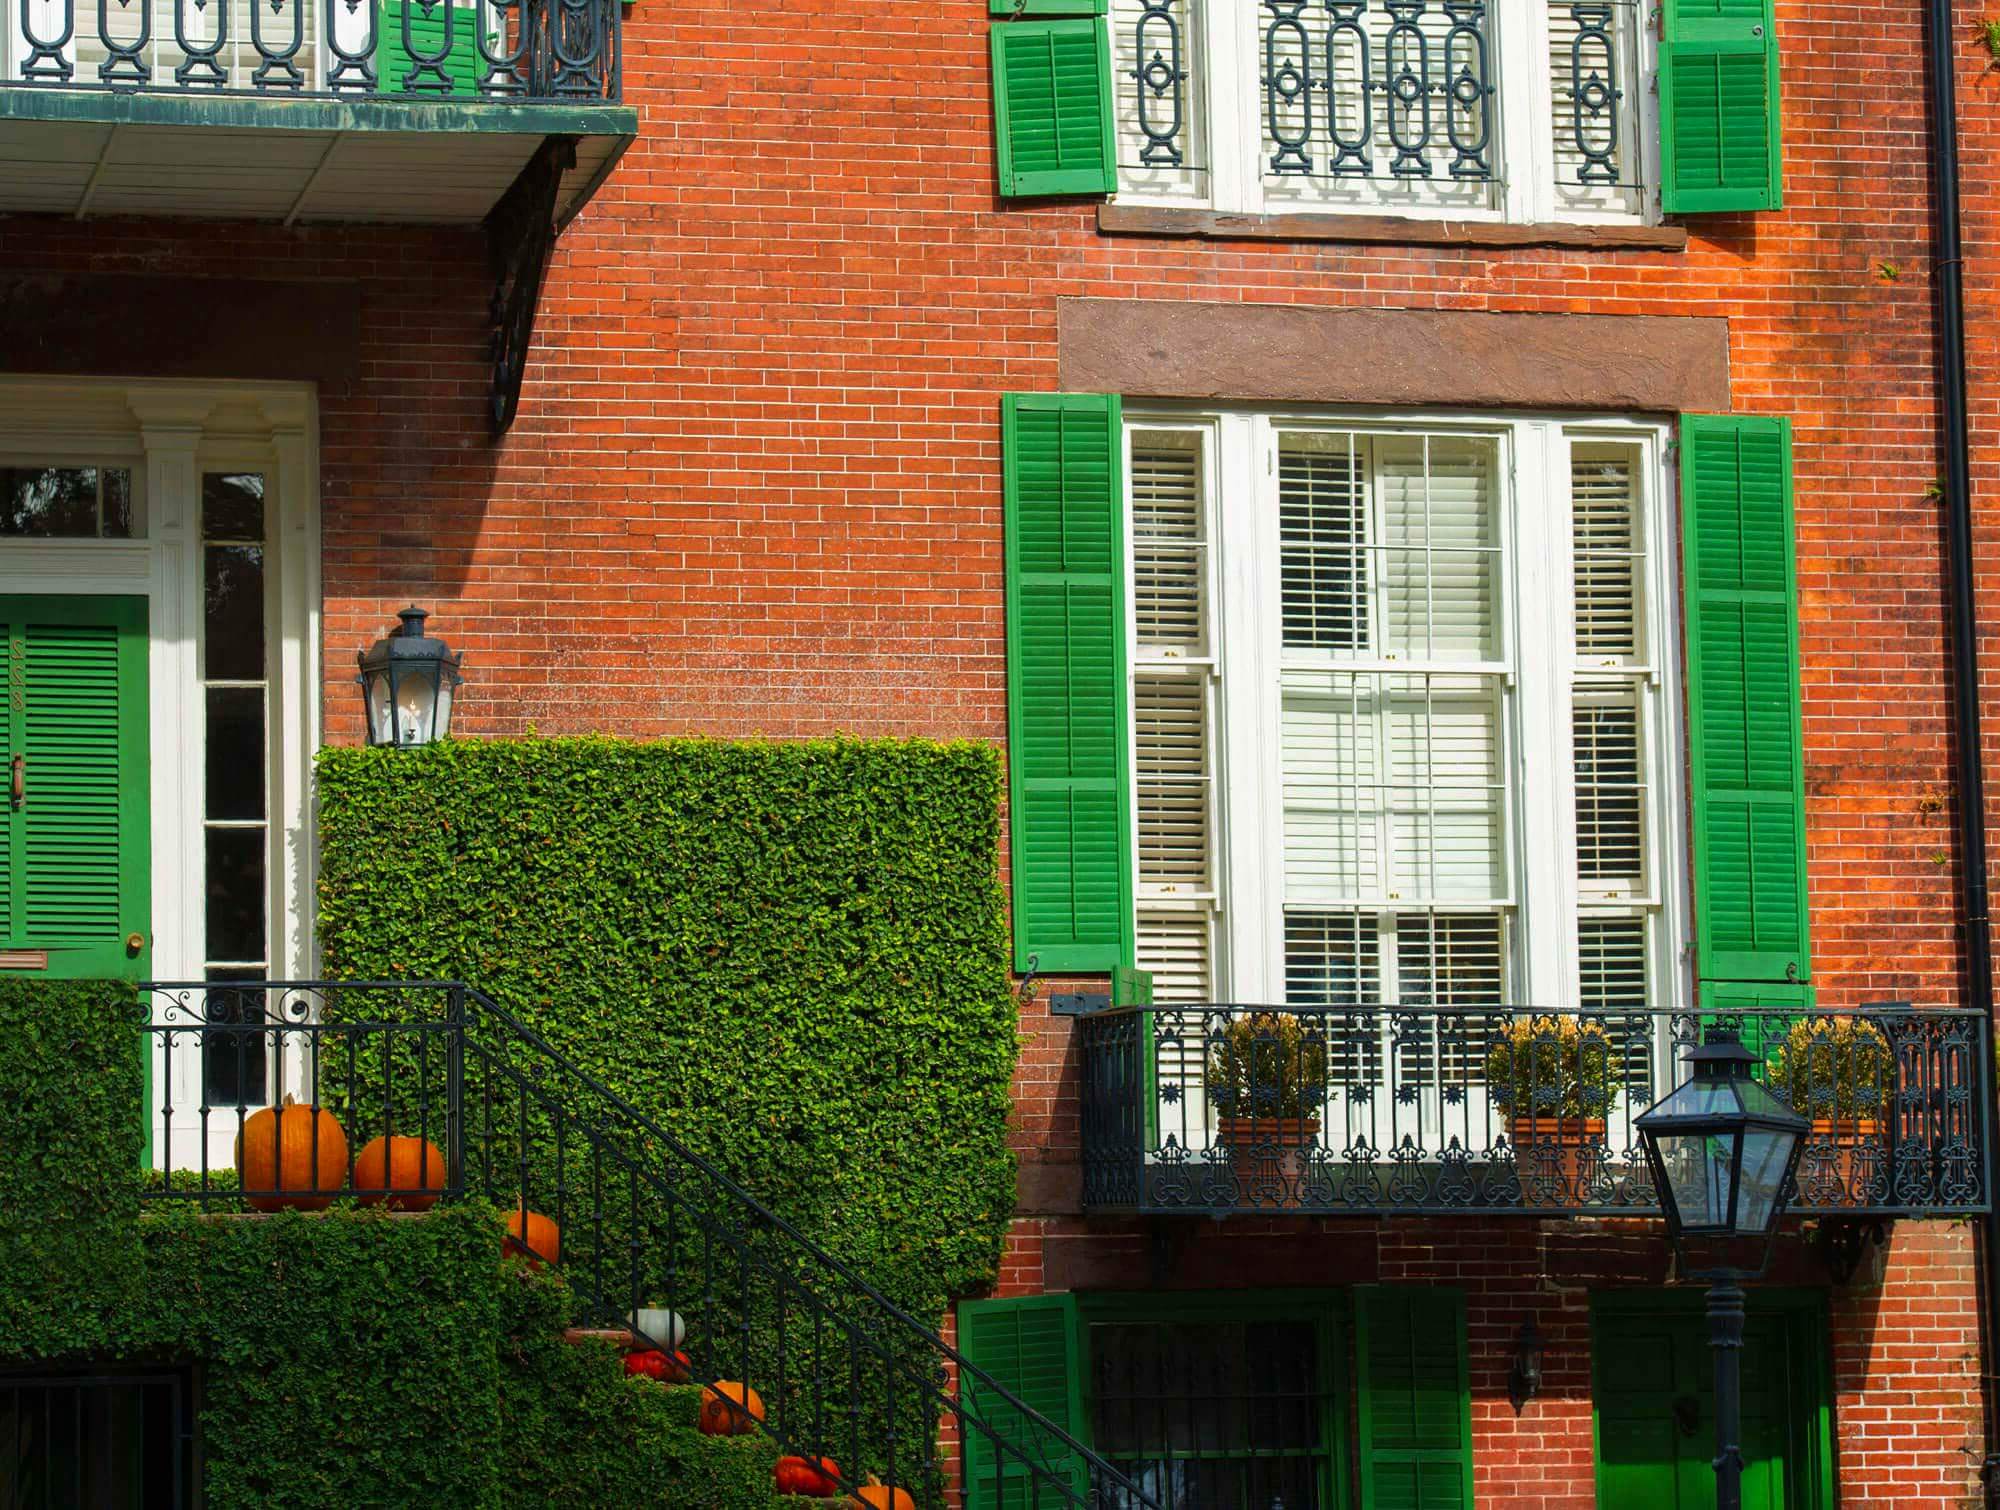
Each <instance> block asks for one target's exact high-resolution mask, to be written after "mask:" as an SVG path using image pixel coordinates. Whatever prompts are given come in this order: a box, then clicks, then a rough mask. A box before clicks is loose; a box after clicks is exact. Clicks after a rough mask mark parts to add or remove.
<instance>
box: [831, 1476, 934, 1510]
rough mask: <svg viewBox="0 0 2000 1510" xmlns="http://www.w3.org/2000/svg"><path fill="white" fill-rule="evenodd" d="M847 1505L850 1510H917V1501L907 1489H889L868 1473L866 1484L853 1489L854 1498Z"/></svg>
mask: <svg viewBox="0 0 2000 1510" xmlns="http://www.w3.org/2000/svg"><path fill="white" fill-rule="evenodd" d="M847 1503H848V1505H849V1506H850V1507H852V1510H917V1502H916V1500H914V1499H913V1498H911V1496H910V1491H909V1490H907V1489H891V1488H888V1487H887V1486H886V1485H884V1484H883V1482H882V1481H881V1480H880V1479H878V1478H876V1477H875V1475H874V1474H872V1473H871V1474H869V1475H868V1486H867V1487H866V1488H865V1489H857V1490H855V1491H854V1498H852V1499H850V1500H849V1501H848V1502H847Z"/></svg>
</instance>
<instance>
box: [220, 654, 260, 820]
mask: <svg viewBox="0 0 2000 1510" xmlns="http://www.w3.org/2000/svg"><path fill="white" fill-rule="evenodd" d="M208 817H209V819H210V820H211V821H215V820H232V819H243V820H249V821H260V820H262V819H263V817H264V691H263V689H262V688H261V687H210V688H209V689H208Z"/></svg>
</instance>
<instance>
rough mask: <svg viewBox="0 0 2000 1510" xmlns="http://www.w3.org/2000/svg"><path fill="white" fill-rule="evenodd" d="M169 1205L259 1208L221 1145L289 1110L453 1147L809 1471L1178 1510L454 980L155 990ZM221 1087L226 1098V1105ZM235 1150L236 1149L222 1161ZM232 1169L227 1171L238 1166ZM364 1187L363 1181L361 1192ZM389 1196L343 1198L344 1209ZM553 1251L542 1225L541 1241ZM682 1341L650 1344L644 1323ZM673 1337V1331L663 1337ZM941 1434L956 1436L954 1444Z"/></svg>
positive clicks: (562, 1262)
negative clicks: (348, 1203) (746, 1404)
mask: <svg viewBox="0 0 2000 1510" xmlns="http://www.w3.org/2000/svg"><path fill="white" fill-rule="evenodd" d="M142 990H143V993H144V996H145V998H146V1002H147V1006H146V1018H147V1021H146V1024H145V1031H146V1032H147V1033H148V1034H149V1035H150V1039H151V1044H150V1052H151V1054H152V1056H153V1063H154V1066H155V1083H156V1084H158V1085H161V1086H164V1087H166V1089H165V1091H164V1092H163V1093H162V1094H161V1095H160V1098H159V1101H158V1104H157V1106H156V1108H155V1110H154V1113H153V1121H154V1124H155V1125H154V1128H153V1132H154V1134H155V1137H156V1139H157V1142H156V1145H155V1146H156V1161H158V1162H173V1163H177V1164H179V1165H181V1166H183V1168H184V1169H185V1171H186V1172H185V1173H183V1174H182V1175H180V1176H177V1177H176V1180H175V1182H174V1184H173V1186H172V1188H166V1189H161V1190H158V1191H155V1192H154V1193H153V1194H154V1195H155V1197H156V1198H164V1199H182V1200H186V1199H193V1200H196V1201H199V1202H202V1203H205V1204H217V1203H228V1202H231V1201H237V1200H241V1199H243V1198H245V1197H246V1196H254V1195H255V1194H256V1192H254V1191H245V1190H243V1189H242V1188H241V1187H240V1186H239V1185H237V1184H236V1182H235V1180H234V1176H233V1171H232V1172H231V1174H230V1175H229V1176H227V1177H224V1178H212V1176H211V1171H210V1168H209V1164H210V1160H211V1149H214V1148H223V1147H226V1146H227V1139H228V1138H229V1137H230V1136H231V1135H232V1134H233V1130H234V1127H235V1126H236V1125H237V1123H238V1122H239V1121H240V1119H241V1117H242V1116H244V1115H246V1114H249V1113H254V1111H255V1110H256V1109H257V1107H258V1106H259V1105H262V1104H272V1103H277V1102H279V1101H281V1100H283V1099H285V1098H286V1097H288V1096H289V1097H290V1098H291V1099H292V1100H294V1101H295V1102H298V1103H301V1104H306V1105H311V1106H320V1107H328V1108H330V1109H332V1110H334V1111H335V1112H336V1113H337V1114H338V1116H339V1119H340V1121H341V1123H342V1124H343V1127H344V1131H345V1136H346V1138H347V1140H348V1142H349V1144H350V1148H351V1149H358V1148H359V1147H360V1146H361V1145H362V1144H363V1143H364V1142H366V1141H367V1140H368V1139H369V1138H371V1137H373V1136H374V1135H376V1134H378V1133H395V1134H397V1135H402V1136H413V1137H421V1138H425V1139H427V1140H436V1141H441V1142H442V1145H443V1146H442V1149H441V1152H443V1153H444V1156H445V1164H446V1174H445V1179H444V1182H443V1184H442V1186H441V1188H440V1192H439V1193H440V1195H441V1196H442V1197H444V1198H446V1199H453V1198H461V1197H484V1198H486V1199H489V1200H491V1201H493V1202H494V1203H495V1204H496V1205H498V1206H500V1207H501V1208H503V1209H504V1210H512V1211H519V1212H524V1213H526V1212H533V1213H537V1214H540V1215H543V1216H546V1217H548V1218H549V1219H550V1220H552V1221H553V1222H554V1223H555V1224H556V1227H557V1229H558V1233H559V1238H558V1242H559V1248H560V1251H559V1253H557V1254H543V1255H541V1256H542V1257H544V1258H548V1259H551V1260H552V1261H553V1262H554V1265H555V1267H556V1268H558V1269H559V1270H560V1272H562V1273H563V1274H564V1275H565V1276H566V1277H567V1279H568V1281H569V1283H570V1285H571V1287H572V1289H573V1291H574V1292H575V1294H576V1295H577V1297H578V1299H579V1302H580V1305H581V1307H582V1309H583V1312H584V1316H583V1318H582V1319H585V1320H588V1321H592V1322H595V1323H597V1324H600V1325H605V1326H610V1327H617V1328H622V1329H624V1330H626V1331H629V1332H631V1333H632V1334H633V1335H634V1338H635V1340H636V1341H637V1342H639V1343H640V1344H641V1345H643V1346H645V1347H649V1348H658V1349H660V1350H662V1351H664V1352H667V1353H669V1354H673V1353H676V1352H678V1353H680V1354H681V1355H682V1357H683V1359H684V1363H683V1367H684V1368H685V1370H686V1372H687V1374H688V1375H689V1377H691V1379H692V1380H693V1381H694V1382H696V1383H701V1384H714V1383H717V1382H721V1381H740V1382H745V1383H747V1384H748V1385H749V1386H750V1388H751V1389H753V1390H755V1391H756V1392H757V1394H758V1396H759V1397H760V1399H761V1401H762V1403H763V1406H764V1414H763V1417H762V1419H761V1420H759V1421H758V1422H757V1425H758V1427H759V1428H760V1429H762V1430H763V1431H764V1432H766V1433H767V1434H768V1435H770V1436H771V1437H772V1438H773V1439H775V1440H776V1441H777V1443H778V1444H779V1445H780V1446H781V1447H783V1449H784V1450H785V1451H786V1452H789V1453H796V1454H799V1455H801V1456H804V1457H807V1458H812V1459H820V1460H827V1459H830V1460H831V1461H832V1463H834V1464H837V1465H838V1469H839V1471H838V1473H837V1474H836V1477H837V1479H838V1480H839V1482H840V1484H841V1487H842V1490H843V1492H847V1493H851V1492H853V1491H854V1490H856V1489H858V1488H859V1487H861V1486H862V1485H863V1484H864V1483H865V1482H866V1480H867V1479H868V1478H869V1477H874V1478H877V1479H879V1480H880V1481H881V1482H882V1483H883V1484H885V1485H888V1486H890V1487H893V1488H900V1489H902V1490H904V1491H905V1492H906V1493H908V1494H909V1495H910V1496H911V1497H912V1498H913V1500H914V1501H915V1502H916V1503H917V1504H918V1505H920V1506H923V1507H925V1510H944V1507H946V1506H948V1505H952V1504H955V1503H959V1502H960V1501H959V1498H958V1495H957V1491H956V1480H957V1476H956V1475H955V1474H954V1473H953V1472H952V1468H953V1463H952V1459H951V1456H950V1450H949V1449H950V1448H951V1447H952V1446H955V1448H956V1451H957V1453H958V1454H959V1455H960V1456H961V1457H962V1458H964V1457H969V1458H970V1459H972V1460H974V1468H975V1469H976V1471H978V1472H979V1474H980V1476H981V1477H982V1478H988V1479H991V1481H992V1483H991V1493H990V1495H989V1502H990V1503H993V1504H995V1505H996V1506H999V1507H1001V1510H1066V1507H1080V1510H1100V1507H1101V1510H1111V1507H1116V1510H1160V1506H1159V1504H1158V1502H1157V1500H1156V1499H1155V1498H1154V1497H1153V1496H1152V1495H1150V1494H1149V1493H1147V1492H1146V1491H1145V1490H1143V1489H1142V1488H1140V1487H1139V1486H1138V1485H1137V1484H1135V1483H1133V1482H1132V1481H1131V1480H1130V1479H1129V1478H1128V1477H1127V1476H1126V1475H1125V1474H1124V1473H1122V1472H1121V1471H1120V1470H1119V1469H1117V1468H1115V1467H1114V1466H1112V1465H1111V1464H1110V1463H1108V1462H1106V1461H1105V1460H1104V1459H1103V1458H1101V1457H1099V1456H1098V1455H1097V1454H1096V1453H1095V1452H1093V1451H1092V1450H1091V1449H1090V1448H1088V1447H1086V1446H1085V1445H1084V1444H1083V1443H1082V1442H1080V1441H1078V1440H1077V1438H1076V1437H1075V1436H1074V1435H1073V1434H1072V1433H1071V1432H1069V1431H1068V1430H1066V1429H1065V1428H1064V1427H1062V1426H1061V1425H1058V1424H1057V1423H1055V1422H1053V1421H1051V1420H1049V1419H1047V1418H1046V1417H1045V1416H1044V1415H1042V1414H1041V1413H1040V1412H1039V1411H1037V1410H1036V1409H1035V1408H1034V1407H1033V1406H1031V1405H1029V1404H1028V1403H1027V1402H1026V1401H1024V1400H1023V1399H1022V1398H1021V1397H1020V1396H1019V1395H1018V1394H1017V1393H1016V1392H1015V1391H1014V1390H1012V1389H1010V1388H1008V1387H1007V1386H1006V1385H1004V1384H1002V1383H1001V1382H1000V1381H999V1380H997V1379H995V1378H993V1377H992V1376H991V1375H990V1374H988V1373H986V1372H985V1371H983V1370H982V1369H980V1368H979V1367H978V1366H977V1365H975V1364H973V1363H971V1362H970V1361H968V1360H967V1359H966V1358H965V1356H964V1355H963V1354H962V1353H960V1352H959V1351H958V1350H957V1349H955V1348H954V1347H953V1346H951V1344H949V1343H947V1342H946V1341H945V1340H944V1339H943V1338H942V1337H941V1336H939V1335H938V1333H937V1332H936V1331H935V1330H934V1329H933V1328H931V1327H928V1326H926V1325H925V1324H924V1323H923V1322H922V1321H921V1320H919V1319H918V1318H917V1317H915V1316H913V1315H911V1314H910V1313H909V1312H908V1311H907V1310H906V1309H904V1308H903V1307H902V1306H900V1305H898V1304H897V1303H896V1302H895V1301H893V1300H891V1299H890V1298H889V1297H888V1296H887V1295H885V1294H884V1293H883V1292H882V1291H881V1290H880V1289H878V1288H877V1287H876V1286H875V1285H873V1284H871V1283H870V1282H869V1281H868V1280H866V1279H864V1278H863V1277H862V1276H861V1275H860V1274H859V1273H858V1272H856V1271H855V1270H854V1269H853V1268H852V1267H851V1266H850V1265H849V1264H847V1263H845V1262H844V1261H842V1260H841V1259H839V1258H837V1257H835V1256H834V1255H833V1254H832V1253H830V1252H828V1251H827V1250H826V1249H825V1248H824V1247H822V1246H821V1245H820V1244H819V1243H818V1242H816V1241H814V1240H813V1239H812V1238H811V1237H809V1236H808V1235H807V1234H806V1233H804V1232H803V1231H801V1230H800V1229H799V1228H798V1227H797V1226H795V1225H794V1224H793V1223H791V1222H789V1221H787V1220H786V1219H785V1218H784V1217H782V1216H780V1215H778V1214H777V1213H776V1212H775V1211H773V1210H771V1209H770V1208H769V1207H768V1206H766V1205H765V1204H764V1203H763V1202H762V1201H760V1200H759V1199H758V1198H757V1197H756V1196H755V1195H753V1194H752V1193H751V1192H750V1191H749V1190H747V1189H746V1188H744V1186H743V1185H741V1184H740V1183H739V1182H738V1181H736V1180H735V1179H734V1178H732V1177H731V1176H730V1175H729V1174H727V1173H725V1172H724V1171H723V1170H722V1169H721V1168H719V1167H718V1166H717V1165H715V1164H714V1163H713V1162H711V1161H710V1160H709V1159H707V1158H706V1157H704V1156H703V1155H701V1154H700V1153H697V1152H696V1151H694V1150H693V1149H690V1148H688V1147H687V1146H686V1145H685V1144H684V1143H682V1142H681V1141H680V1139H678V1138H677V1137H675V1136H674V1135H673V1134H672V1133H670V1132H669V1131H667V1130H666V1129H665V1128H663V1127H662V1126H661V1125H660V1124H659V1123H658V1122H657V1121H655V1120H654V1119H652V1118H650V1117H648V1116H647V1115H646V1114H645V1113H643V1112H641V1111H640V1110H639V1109H638V1108H637V1107H635V1106H633V1105H632V1104H631V1103H630V1102H629V1101H628V1100H626V1099H625V1098H624V1097H622V1096H620V1095H619V1094H618V1093H617V1092H615V1091H613V1090H611V1089H610V1088H609V1087H608V1086H606V1085H605V1084H604V1083H603V1082H602V1081H601V1080H599V1079H598V1078H597V1077H596V1076H594V1075H592V1074H590V1073H589V1072H588V1071H587V1070H585V1069H583V1068H582V1067H581V1066H580V1065H579V1064H577V1063H576V1062H575V1060H574V1059H573V1058H571V1057H570V1056H569V1055H567V1054H565V1053H564V1052H563V1051H562V1050H561V1049H559V1048H557V1047H555V1046H554V1045H552V1044H551V1043H550V1042H549V1041H548V1040H547V1039H546V1038H544V1037H543V1036H542V1035H541V1034H539V1033H537V1032H535V1031H534V1030H533V1029H532V1028H529V1027H528V1026H526V1025H525V1024H523V1023H521V1022H520V1021H519V1020H518V1019H516V1018H514V1017H513V1016H511V1015H510V1014H509V1013H508V1012H506V1011H505V1009H503V1008H502V1007H501V1006H499V1004H497V1003H496V1002H495V1001H493V999H492V998H491V997H489V996H486V995H485V994H483V993H481V992H479V991H477V990H474V989H472V988H470V987H468V986H465V985H462V984H459V983H456V982H449V981H407V982H403V981H399V982H312V981H304V982H267V981H257V982H244V983H228V984H223V983H214V982H196V983H159V984H154V985H149V986H146V987H144V988H142ZM218 1090H220V1091H221V1093H222V1094H221V1096H218V1095H217V1094H216V1092H217V1091H218ZM218 1140H220V1141H218ZM217 1162H221V1161H219V1160H218V1161H217ZM345 1179H346V1177H345V1176H343V1181H345ZM334 1193H335V1194H339V1195H353V1196H358V1197H360V1198H363V1199H367V1198H369V1197H370V1195H371V1194H378V1195H379V1194H381V1193H382V1192H370V1191H357V1190H355V1189H353V1187H352V1186H351V1184H346V1183H343V1186H342V1188H341V1189H340V1190H339V1191H337V1192H334ZM520 1235H522V1236H526V1237H527V1238H529V1240H530V1245H531V1246H532V1245H533V1243H534V1240H535V1239H534V1234H533V1231H532V1229H531V1228H530V1227H529V1225H528V1223H527V1222H526V1220H525V1217H523V1218H522V1219H521V1233H520ZM649 1309H650V1310H655V1311H665V1312H670V1313H672V1314H673V1315H674V1316H675V1317H676V1318H678V1321H679V1328H678V1335H672V1336H657V1335H651V1334H650V1333H649V1332H648V1331H647V1330H646V1329H645V1328H644V1327H643V1326H642V1325H641V1324H640V1313H641V1312H643V1311H645V1310H649ZM648 1319H650V1318H648ZM940 1423H949V1424H950V1425H951V1426H952V1427H953V1428H954V1430H953V1432H952V1441H951V1443H949V1444H948V1443H946V1442H945V1441H944V1439H943V1436H942V1434H941V1433H940V1431H939V1426H940Z"/></svg>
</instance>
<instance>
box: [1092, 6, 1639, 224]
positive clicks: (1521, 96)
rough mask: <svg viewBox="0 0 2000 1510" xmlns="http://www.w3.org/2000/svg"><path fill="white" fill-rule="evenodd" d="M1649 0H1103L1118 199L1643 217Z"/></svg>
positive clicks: (1461, 214)
mask: <svg viewBox="0 0 2000 1510" xmlns="http://www.w3.org/2000/svg"><path fill="white" fill-rule="evenodd" d="M1651 9H1652V7H1651V5H1650V3H1648V0H1508V3H1506V4H1501V3H1498V0H1111V82H1112V87H1113V89H1114V91H1115V97H1116V110H1115V127H1116V155H1117V193H1118V195H1119V197H1120V198H1121V200H1134V201H1140V202H1159V203H1167V204H1183V205H1190V206H1203V207H1208V208H1212V209H1216V210H1223V211H1233V212H1239V213H1249V214H1256V213H1282V212H1290V211H1318V212H1328V213H1367V214H1387V215H1397V216H1416V217H1433V218H1453V219H1473V220H1505V221H1515V222H1552V221H1592V222H1628V223H1642V222H1644V221H1645V220H1646V219H1647V218H1648V217H1649V216H1651V215H1652V214H1654V213H1655V212H1656V211H1657V209H1658V193H1657V190H1658V187H1659V170H1660V162H1659V150H1658V125H1657V110H1656V95H1655V92H1654V77H1655V70H1656V53H1657V39H1656V37H1655V35H1654V32H1653V29H1652V26H1651V23H1650V20H1649V15H1650V12H1651Z"/></svg>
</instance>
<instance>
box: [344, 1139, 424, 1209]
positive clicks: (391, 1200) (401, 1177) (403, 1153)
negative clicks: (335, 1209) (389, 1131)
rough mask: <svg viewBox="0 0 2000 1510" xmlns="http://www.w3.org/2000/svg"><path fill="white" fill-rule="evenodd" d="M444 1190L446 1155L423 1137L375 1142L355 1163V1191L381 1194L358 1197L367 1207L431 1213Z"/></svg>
mask: <svg viewBox="0 0 2000 1510" xmlns="http://www.w3.org/2000/svg"><path fill="white" fill-rule="evenodd" d="M444 1187H445V1167H444V1155H443V1154H442V1153H440V1152H439V1151H438V1146H437V1145H436V1144H435V1143H430V1142H426V1141H425V1140H424V1139H422V1138H402V1137H396V1138H388V1137H383V1138H376V1139H373V1140H372V1141H371V1142H369V1144H368V1145H367V1146H366V1147H365V1148H363V1149H362V1150H361V1153H360V1156H359V1157H357V1158H356V1159H355V1161H354V1188H355V1189H356V1190H357V1191H375V1192H377V1193H376V1194H373V1195H357V1196H356V1197H355V1199H356V1200H358V1201H360V1202H361V1204H362V1205H364V1206H383V1205H386V1206H388V1207H389V1209H390V1210H392V1211H428V1210H430V1209H431V1207H433V1206H435V1205H436V1204H437V1195H436V1192H438V1191H441V1190H443V1189H444ZM384 1191H386V1192H387V1194H382V1193H381V1192H384Z"/></svg>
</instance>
